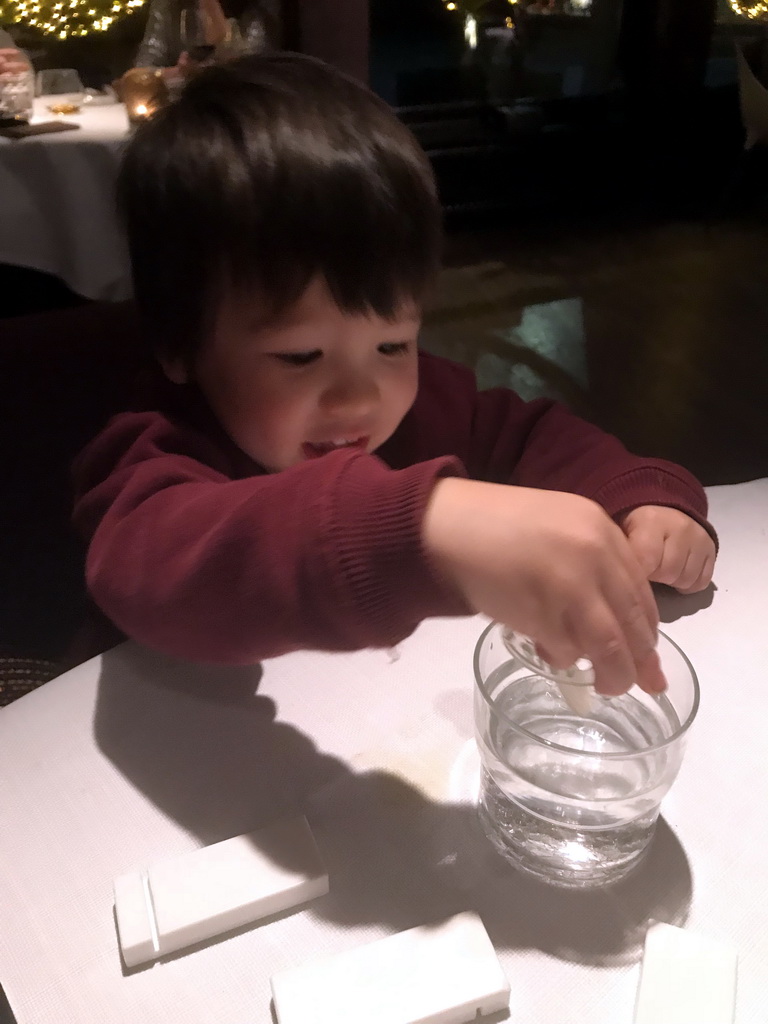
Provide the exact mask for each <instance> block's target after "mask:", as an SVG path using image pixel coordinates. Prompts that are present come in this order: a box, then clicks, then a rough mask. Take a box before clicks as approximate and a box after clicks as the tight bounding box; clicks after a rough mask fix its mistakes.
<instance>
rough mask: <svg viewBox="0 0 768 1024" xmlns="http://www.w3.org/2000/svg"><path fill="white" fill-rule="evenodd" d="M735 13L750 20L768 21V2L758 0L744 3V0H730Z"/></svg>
mask: <svg viewBox="0 0 768 1024" xmlns="http://www.w3.org/2000/svg"><path fill="white" fill-rule="evenodd" d="M728 2H729V4H730V5H731V10H732V11H733V13H734V14H738V15H740V17H742V18H749V20H750V21H768V2H766V0H756V2H755V3H748V2H747V3H743V2H742V0H728Z"/></svg>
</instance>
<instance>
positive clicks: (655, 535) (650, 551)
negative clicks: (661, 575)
mask: <svg viewBox="0 0 768 1024" xmlns="http://www.w3.org/2000/svg"><path fill="white" fill-rule="evenodd" d="M627 540H628V541H629V546H630V548H631V549H632V553H633V555H634V556H635V558H636V559H637V561H638V562H639V563H640V566H641V568H642V570H643V572H644V573H645V576H646V579H654V573H655V572H656V571H657V570H658V568H659V566H660V565H661V562H662V559H663V557H664V534H663V533H662V532H661V531H660V530H658V529H652V528H648V527H645V526H637V527H634V528H632V526H630V527H629V530H628V532H627Z"/></svg>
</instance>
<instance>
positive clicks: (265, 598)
mask: <svg viewBox="0 0 768 1024" xmlns="http://www.w3.org/2000/svg"><path fill="white" fill-rule="evenodd" d="M420 374H421V376H420V385H419V393H418V397H417V399H416V402H415V404H414V406H413V408H412V409H411V410H410V412H409V413H408V414H407V416H406V417H405V419H404V420H403V422H402V423H401V424H400V426H399V428H398V430H397V431H396V433H395V434H394V436H393V437H392V438H391V439H390V440H389V441H388V442H387V443H386V444H385V445H384V446H382V448H380V449H379V450H378V451H377V452H376V454H373V455H369V454H366V453H365V452H360V451H355V450H340V451H336V452H332V453H330V454H328V455H325V456H323V457H322V458H320V459H312V460H308V461H307V462H303V463H301V464H300V465H297V466H294V467H292V468H290V469H288V470H285V471H283V472H281V473H273V474H268V473H266V472H265V471H264V470H263V469H262V468H261V467H260V466H258V465H256V464H255V463H254V462H253V461H251V460H250V459H249V458H248V457H247V456H245V455H244V454H243V452H242V451H240V450H239V449H238V448H236V447H235V445H234V444H233V442H232V441H230V440H229V438H228V437H227V436H226V435H225V434H224V432H223V431H222V429H221V428H220V427H219V426H218V424H217V423H216V422H215V421H214V420H213V417H212V415H211V414H210V412H208V411H207V409H206V407H205V405H204V403H203V402H202V400H201V399H199V398H197V397H195V394H194V392H193V391H191V390H190V389H188V388H176V389H173V388H172V387H171V386H170V385H169V386H167V387H166V388H165V389H164V396H163V397H162V398H161V399H160V400H159V401H157V400H156V404H155V405H154V407H153V408H152V409H151V410H150V411H145V412H127V413H123V414H121V415H119V416H117V417H116V418H115V419H113V420H112V421H111V422H110V424H109V425H108V426H107V427H106V429H105V430H104V431H103V432H102V433H101V434H100V435H99V436H98V437H97V438H96V439H95V440H94V441H92V442H91V444H90V445H89V446H88V447H87V448H86V449H85V451H84V452H83V453H82V454H81V455H80V457H79V459H78V462H77V464H76V467H75V481H76V491H77V500H76V507H75V522H76V524H77V526H78V528H79V529H80V530H81V531H82V533H83V534H84V535H85V536H86V538H87V539H88V541H89V550H88V559H87V578H88V586H89V589H90V593H91V595H92V597H93V598H94V600H95V602H96V604H97V605H98V606H99V607H100V608H101V609H102V611H103V612H104V613H105V614H106V615H107V617H108V618H109V619H111V621H112V622H113V623H114V624H115V625H116V626H117V627H118V628H119V629H120V630H122V631H123V632H124V633H125V634H127V635H129V636H131V637H134V638H135V639H137V640H140V641H142V642H143V643H145V644H148V645H149V646H151V647H155V648H157V649H159V650H161V651H165V652H168V653H171V654H175V655H179V656H181V657H186V658H190V659H195V660H200V661H211V662H220V663H230V664H234V663H247V662H253V661H257V660H259V659H261V658H266V657H273V656H275V655H279V654H283V653H285V652H287V651H291V650H296V649H300V648H314V649H323V650H334V651H342V650H357V649H360V648H365V647H386V646H391V645H393V644H395V643H397V642H398V641H400V640H402V639H403V638H404V637H405V636H407V635H408V634H409V633H411V632H412V631H413V630H414V629H415V627H416V626H417V625H418V623H419V622H420V621H421V620H422V619H424V618H426V617H428V616H435V615H455V614H466V613H467V612H468V611H469V609H468V608H466V607H465V605H464V604H463V602H462V601H461V600H460V599H459V598H458V597H457V595H456V594H455V593H454V592H453V591H452V589H451V588H450V587H449V586H447V585H446V583H445V582H444V581H442V580H441V579H440V577H439V576H438V575H437V574H436V572H435V571H434V569H433V567H432V566H431V565H430V562H429V560H428V558H427V556H426V553H425V551H424V549H423V546H422V540H421V528H422V520H423V517H424V512H425V507H426V504H427V502H428V500H429V496H430V493H431V491H432V488H433V486H434V484H435V481H436V480H437V479H438V478H439V477H442V476H447V475H467V476H469V477H471V478H474V479H478V480H489V481H495V482H506V483H510V484H516V485H519V486H524V487H526V486H527V487H538V488H546V489H551V490H561V491H572V492H575V493H577V494H582V495H585V496H586V497H589V498H592V499H594V500H595V501H597V502H599V503H600V504H601V505H602V506H603V507H604V508H605V509H606V511H607V512H608V513H609V514H610V515H611V516H618V515H620V514H621V513H623V512H627V511H629V510H630V509H632V508H636V507H637V506H639V505H668V506H670V507H672V508H677V509H680V510H681V511H683V512H686V513H687V514H688V515H690V516H692V517H693V518H694V519H695V520H696V521H697V522H699V523H702V524H703V525H705V526H707V529H710V532H711V528H710V527H709V526H708V525H707V523H706V511H707V504H706V498H705V495H704V492H703V490H702V488H701V486H700V485H699V484H698V482H697V481H696V480H695V479H694V478H693V477H692V476H691V475H690V474H689V473H687V472H686V471H685V470H683V469H680V468H679V467H677V466H675V465H673V464H671V463H669V462H663V461H660V460H648V459H640V458H636V457H635V456H633V455H630V454H629V453H628V452H627V451H626V450H625V449H624V447H623V446H622V445H621V444H620V443H619V441H617V440H616V439H615V438H613V437H611V436H609V435H607V434H605V433H603V432H602V431H600V430H598V429H597V428H596V427H593V426H591V425H589V424H587V423H585V422H584V421H583V420H580V419H578V418H577V417H576V416H573V415H572V414H571V413H569V412H568V411H567V410H566V409H564V408H563V407H562V406H560V405H557V404H556V403H553V402H550V401H547V400H543V399H541V400H538V401H534V402H528V403H526V402H523V401H522V399H520V398H519V397H518V396H517V395H516V394H514V393H513V392H511V391H508V390H504V389H495V390H491V391H484V392H478V390H477V388H476V385H475V379H474V375H473V374H472V372H471V371H470V370H468V369H466V368H464V367H460V366H457V365H455V364H453V363H449V362H447V361H446V360H443V359H438V358H436V357H434V356H429V355H422V356H421V357H420ZM174 392H175V395H174Z"/></svg>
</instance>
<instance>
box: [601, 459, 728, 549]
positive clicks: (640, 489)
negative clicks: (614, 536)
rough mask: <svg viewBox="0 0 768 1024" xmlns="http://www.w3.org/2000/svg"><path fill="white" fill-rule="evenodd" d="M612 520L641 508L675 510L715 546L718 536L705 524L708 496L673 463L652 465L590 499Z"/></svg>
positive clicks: (630, 473)
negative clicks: (655, 506) (701, 530)
mask: <svg viewBox="0 0 768 1024" xmlns="http://www.w3.org/2000/svg"><path fill="white" fill-rule="evenodd" d="M591 497H592V498H594V500H595V501H597V502H599V503H600V504H601V505H602V506H603V508H604V509H605V510H606V512H607V513H608V515H609V516H611V517H612V518H613V519H618V518H619V516H622V515H626V513H627V512H631V511H632V509H635V508H640V507H641V506H642V505H662V506H664V507H665V508H676V509H678V510H679V511H680V512H684V513H685V514H686V515H687V516H690V517H691V519H693V520H695V521H696V522H697V523H698V524H699V525H700V526H703V527H704V529H705V530H706V531H707V533H708V534H709V535H710V537H711V538H712V540H713V541H714V542H715V545H717V544H718V538H717V534H716V532H715V530H714V528H713V526H712V524H711V523H709V522H708V520H707V496H706V494H705V493H704V490H703V488H702V486H701V484H699V482H698V480H696V478H695V477H694V476H692V475H691V474H690V473H689V472H688V471H687V470H685V469H682V468H681V467H679V466H675V465H673V464H672V463H663V462H654V463H651V464H650V465H649V464H646V465H644V466H641V467H638V468H637V469H631V470H629V471H628V472H627V473H623V474H622V475H621V476H619V477H616V478H615V479H613V480H610V481H608V482H607V483H606V484H604V485H603V486H602V487H600V488H599V490H598V491H597V492H596V493H595V494H593V495H591Z"/></svg>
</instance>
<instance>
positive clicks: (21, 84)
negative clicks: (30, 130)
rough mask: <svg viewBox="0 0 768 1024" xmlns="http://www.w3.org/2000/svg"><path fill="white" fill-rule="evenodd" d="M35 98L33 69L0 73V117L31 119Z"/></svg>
mask: <svg viewBox="0 0 768 1024" xmlns="http://www.w3.org/2000/svg"><path fill="white" fill-rule="evenodd" d="M34 98H35V76H34V74H33V72H32V71H17V72H14V73H13V74H7V75H0V118H3V119H5V118H10V119H13V120H15V121H29V119H30V118H31V117H32V103H33V100H34Z"/></svg>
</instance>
